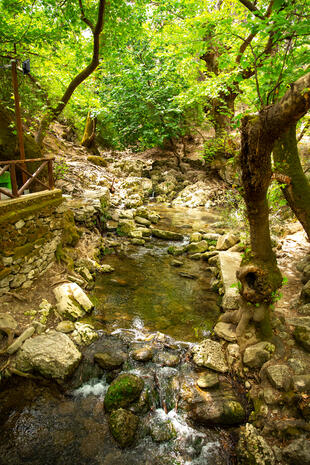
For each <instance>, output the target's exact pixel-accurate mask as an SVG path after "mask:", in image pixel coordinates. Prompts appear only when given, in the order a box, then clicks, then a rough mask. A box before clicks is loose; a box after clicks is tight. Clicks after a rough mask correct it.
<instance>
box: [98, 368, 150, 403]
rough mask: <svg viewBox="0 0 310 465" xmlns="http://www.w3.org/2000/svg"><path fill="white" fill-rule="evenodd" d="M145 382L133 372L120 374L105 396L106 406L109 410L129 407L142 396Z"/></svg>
mask: <svg viewBox="0 0 310 465" xmlns="http://www.w3.org/2000/svg"><path fill="white" fill-rule="evenodd" d="M143 386H144V382H143V380H142V379H141V378H139V377H138V376H135V375H131V374H123V375H120V376H118V377H117V378H116V379H115V380H114V381H113V383H112V384H111V386H110V387H109V389H108V391H107V394H106V396H105V398H104V407H105V410H106V411H107V412H111V411H112V410H116V409H118V408H120V407H127V406H128V405H130V404H131V403H132V402H134V401H135V400H136V399H138V397H139V396H140V393H141V391H142V389H143Z"/></svg>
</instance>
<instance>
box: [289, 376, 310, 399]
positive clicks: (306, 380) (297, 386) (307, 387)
mask: <svg viewBox="0 0 310 465" xmlns="http://www.w3.org/2000/svg"><path fill="white" fill-rule="evenodd" d="M293 387H294V391H298V392H306V393H308V394H310V375H308V374H307V375H296V376H293Z"/></svg>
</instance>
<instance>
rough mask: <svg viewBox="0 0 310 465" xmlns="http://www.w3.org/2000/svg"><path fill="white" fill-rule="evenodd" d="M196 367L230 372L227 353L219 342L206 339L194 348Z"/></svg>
mask: <svg viewBox="0 0 310 465" xmlns="http://www.w3.org/2000/svg"><path fill="white" fill-rule="evenodd" d="M192 353H193V359H194V362H195V363H196V365H198V366H203V367H206V368H211V370H214V371H219V372H220V373H225V372H226V371H228V365H227V362H226V357H225V353H224V351H223V349H222V347H221V345H220V344H219V343H218V342H215V341H211V339H205V340H204V341H202V342H201V343H200V344H197V345H196V346H194V347H193V348H192Z"/></svg>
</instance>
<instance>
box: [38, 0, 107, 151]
mask: <svg viewBox="0 0 310 465" xmlns="http://www.w3.org/2000/svg"><path fill="white" fill-rule="evenodd" d="M105 3H106V0H98V14H97V23H96V25H93V24H92V22H91V21H90V20H89V19H87V18H86V17H85V14H84V9H83V5H82V0H79V5H80V10H81V19H82V21H84V22H85V23H86V24H87V25H88V26H89V28H90V29H91V31H92V34H93V56H92V60H91V62H90V63H89V65H88V66H86V68H84V69H83V70H82V71H81V72H80V73H79V74H78V75H77V76H75V78H74V79H72V81H71V82H70V84H69V85H68V87H67V89H66V90H65V93H64V94H63V96H62V98H61V99H60V101H59V103H58V105H57V106H56V108H49V109H48V111H47V113H46V114H45V115H44V116H43V118H42V120H41V123H40V126H39V129H38V132H37V135H36V142H37V144H38V145H39V146H40V147H41V146H42V143H43V140H44V137H45V135H46V132H47V130H48V128H49V126H50V124H51V123H52V121H54V120H55V119H56V118H57V117H58V116H59V115H60V114H61V112H62V111H63V109H64V108H65V107H66V105H67V103H68V102H69V100H70V98H71V96H72V94H73V92H74V91H75V89H76V88H77V87H78V86H79V85H80V84H81V83H82V82H83V81H85V79H87V78H88V77H89V76H90V75H91V74H92V73H93V72H94V71H95V69H96V68H97V66H98V65H99V51H100V34H101V32H102V29H103V21H104V11H105Z"/></svg>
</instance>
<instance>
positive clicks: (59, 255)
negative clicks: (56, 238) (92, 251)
mask: <svg viewBox="0 0 310 465" xmlns="http://www.w3.org/2000/svg"><path fill="white" fill-rule="evenodd" d="M55 258H56V260H57V262H58V263H64V264H65V265H66V266H67V267H68V268H69V269H70V270H73V269H74V261H73V258H72V257H71V256H70V253H68V250H66V248H63V246H62V245H61V244H58V246H57V249H56V252H55Z"/></svg>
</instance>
